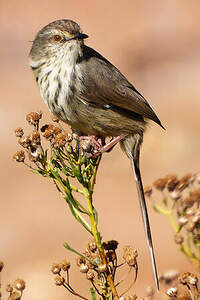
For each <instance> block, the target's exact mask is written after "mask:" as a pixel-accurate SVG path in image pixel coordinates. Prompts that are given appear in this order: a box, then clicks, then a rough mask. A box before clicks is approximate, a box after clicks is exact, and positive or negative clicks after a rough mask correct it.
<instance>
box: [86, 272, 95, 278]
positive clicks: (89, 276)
mask: <svg viewBox="0 0 200 300" xmlns="http://www.w3.org/2000/svg"><path fill="white" fill-rule="evenodd" d="M86 278H87V279H88V280H93V279H94V278H95V273H94V271H91V270H89V271H88V272H87V274H86Z"/></svg>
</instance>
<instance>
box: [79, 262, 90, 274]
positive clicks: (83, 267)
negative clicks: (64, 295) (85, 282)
mask: <svg viewBox="0 0 200 300" xmlns="http://www.w3.org/2000/svg"><path fill="white" fill-rule="evenodd" d="M79 270H80V272H81V273H87V272H88V271H89V267H88V265H86V264H81V265H80V267H79Z"/></svg>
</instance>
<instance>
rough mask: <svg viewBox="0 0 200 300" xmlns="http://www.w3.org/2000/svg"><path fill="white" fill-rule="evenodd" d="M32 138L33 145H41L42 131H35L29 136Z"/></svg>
mask: <svg viewBox="0 0 200 300" xmlns="http://www.w3.org/2000/svg"><path fill="white" fill-rule="evenodd" d="M29 138H30V140H31V146H33V147H37V146H38V145H40V141H41V139H40V133H39V132H38V131H33V132H32V134H31V135H30V136H29Z"/></svg>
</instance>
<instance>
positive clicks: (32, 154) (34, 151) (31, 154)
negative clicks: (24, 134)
mask: <svg viewBox="0 0 200 300" xmlns="http://www.w3.org/2000/svg"><path fill="white" fill-rule="evenodd" d="M39 158H40V151H38V150H37V149H32V151H31V152H29V154H28V159H29V160H30V161H32V162H36V161H38V159H39Z"/></svg>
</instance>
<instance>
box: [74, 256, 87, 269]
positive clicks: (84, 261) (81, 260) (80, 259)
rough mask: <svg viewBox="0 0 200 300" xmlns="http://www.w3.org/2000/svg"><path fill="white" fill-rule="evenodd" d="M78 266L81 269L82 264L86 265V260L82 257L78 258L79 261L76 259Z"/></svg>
mask: <svg viewBox="0 0 200 300" xmlns="http://www.w3.org/2000/svg"><path fill="white" fill-rule="evenodd" d="M76 264H77V266H79V267H80V266H81V265H82V264H86V260H85V258H84V257H82V256H79V257H77V259H76Z"/></svg>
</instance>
